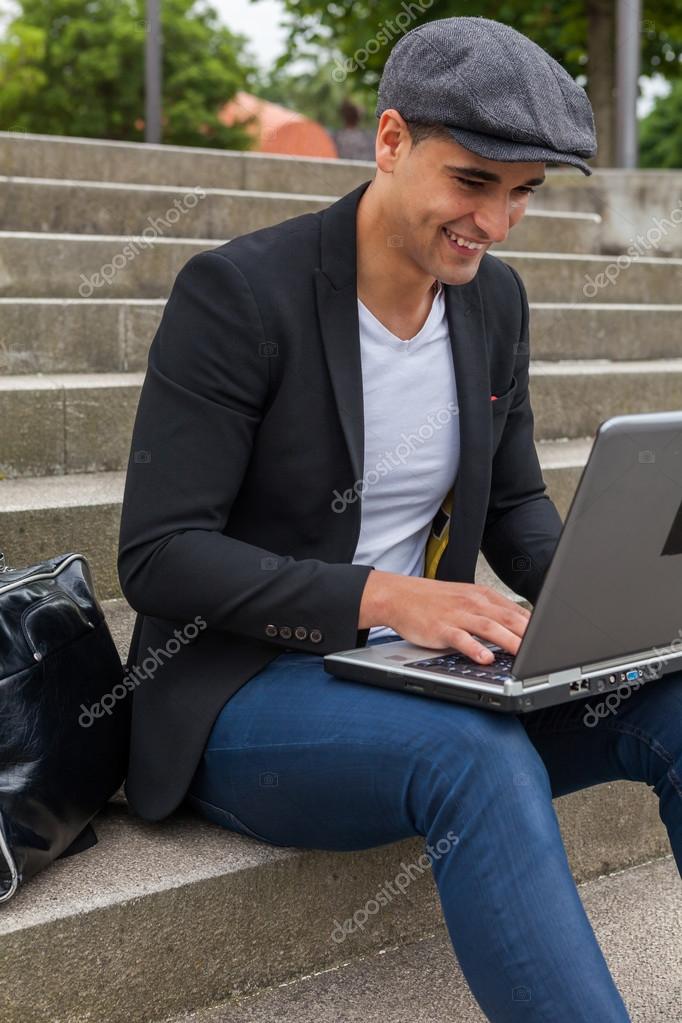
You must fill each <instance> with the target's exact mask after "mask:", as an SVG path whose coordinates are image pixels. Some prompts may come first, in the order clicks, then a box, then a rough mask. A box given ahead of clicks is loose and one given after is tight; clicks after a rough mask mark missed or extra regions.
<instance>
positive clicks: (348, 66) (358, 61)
mask: <svg viewBox="0 0 682 1023" xmlns="http://www.w3.org/2000/svg"><path fill="white" fill-rule="evenodd" d="M432 5H433V0H417V2H416V3H413V2H412V0H403V2H402V4H401V5H400V6H401V7H402V11H399V12H398V14H396V16H395V18H394V19H393V20H387V21H382V22H380V23H379V26H380V27H379V31H378V32H377V33H376V35H373V36H372V38H371V39H368V40H367V42H366V43H365V45H364V46H361V47H359V49H357V50H356V51H355V53H354V54H353V56H352V57H349V58H348V59H347V60H345V61H340V60H339V59H338V57H337V58H336V64H337V67H335V68H334V70H333V71H332V78H333V79H334V81H335V82H345V80H346V78H347V77H348V75H349V74H351V72H353V71H357V70H358V68H362V69H363V70H364V69H365V67H366V66H367V60H368V58H369V57H370V56H371V55H372V54H373V53H378V52H379V50H380V49H381V48H382V47H383V46H388V44H389V43H390V42H391V40H392V39H393V38H394V37H395V36H397V35H402V34H404V33H405V31H406V29H407V28H408V27H409V25H410V22H412V21H415V20H416V19H417V18H418V17H419V15H420V14H423V13H424V11H428V9H429V7H431V6H432ZM394 22H395V25H397V26H398V28H397V31H396V29H395V28H394Z"/></svg>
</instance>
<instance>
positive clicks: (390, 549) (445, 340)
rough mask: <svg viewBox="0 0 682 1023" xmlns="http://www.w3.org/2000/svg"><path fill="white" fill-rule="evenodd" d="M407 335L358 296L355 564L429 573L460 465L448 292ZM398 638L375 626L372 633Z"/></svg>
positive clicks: (436, 299)
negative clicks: (361, 422) (428, 559)
mask: <svg viewBox="0 0 682 1023" xmlns="http://www.w3.org/2000/svg"><path fill="white" fill-rule="evenodd" d="M438 287H439V290H438V293H437V295H436V296H435V297H434V300H433V303H432V306H431V310H430V312H429V315H428V317H427V319H426V322H425V323H424V325H423V327H422V328H421V330H420V331H419V333H417V334H415V335H414V337H412V338H410V339H409V340H407V341H404V340H402V339H401V338H399V337H397V336H396V335H395V334H393V333H391V331H390V330H389V329H388V328H387V327H385V326H384V324H383V323H381V321H380V320H378V319H377V318H376V316H374V314H373V313H371V312H370V310H369V309H368V308H367V307H366V306H365V305H364V304H363V302H361V301H360V299H359V298H358V300H357V301H358V318H359V325H360V354H361V362H362V386H363V398H364V419H365V461H364V470H363V479H362V482H361V483H360V482H359V483H356V492H357V493H359V494H360V495H361V498H360V499H361V517H360V536H359V537H358V543H357V547H356V550H355V554H354V556H353V564H364V565H374V567H375V568H376V569H379V570H381V571H385V572H396V573H400V574H402V575H414V576H421V575H423V574H424V564H425V547H426V541H427V538H428V535H429V530H430V527H431V522H432V520H433V517H434V515H435V514H436V512H437V511H438V508H439V507H440V504H441V501H442V500H443V498H444V497H445V495H446V494H447V492H448V490H449V489H450V487H452V485H453V483H454V481H455V479H456V476H457V471H458V468H459V450H460V438H459V411H458V402H457V389H456V381H455V369H454V364H453V360H452V349H451V345H450V332H449V325H448V320H447V316H446V311H445V293H444V289H443V285H442V284H441V283H440V282H438ZM394 635H395V636H396V638H398V637H397V634H396V633H395V631H394V630H393V629H392V628H390V627H389V626H384V625H375V626H372V628H370V630H369V636H368V639H374V638H375V637H377V636H394Z"/></svg>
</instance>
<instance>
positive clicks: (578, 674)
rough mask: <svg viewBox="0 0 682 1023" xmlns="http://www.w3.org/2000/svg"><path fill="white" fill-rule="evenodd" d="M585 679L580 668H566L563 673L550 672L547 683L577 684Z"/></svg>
mask: <svg viewBox="0 0 682 1023" xmlns="http://www.w3.org/2000/svg"><path fill="white" fill-rule="evenodd" d="M582 677H583V673H582V670H581V669H580V668H564V669H562V671H550V673H549V675H548V677H547V681H548V682H549V683H550V684H553V683H555V682H576V681H579V680H580V679H581V678H582Z"/></svg>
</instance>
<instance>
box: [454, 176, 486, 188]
mask: <svg viewBox="0 0 682 1023" xmlns="http://www.w3.org/2000/svg"><path fill="white" fill-rule="evenodd" d="M455 181H459V183H460V184H462V185H468V186H469V188H482V187H483V182H482V181H472V180H471V179H470V178H455Z"/></svg>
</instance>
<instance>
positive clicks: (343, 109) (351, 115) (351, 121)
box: [339, 98, 362, 128]
mask: <svg viewBox="0 0 682 1023" xmlns="http://www.w3.org/2000/svg"><path fill="white" fill-rule="evenodd" d="M339 112H340V114H341V117H342V118H343V121H344V124H346V125H348V126H349V127H351V128H354V127H355V126H356V125H357V123H358V122H359V120H360V116H361V114H362V110H361V109H360V107H359V106H358V105H357V103H353V101H352V100H350V99H348V98H346V99H344V101H343V102H342V103H341V106H340V107H339Z"/></svg>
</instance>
